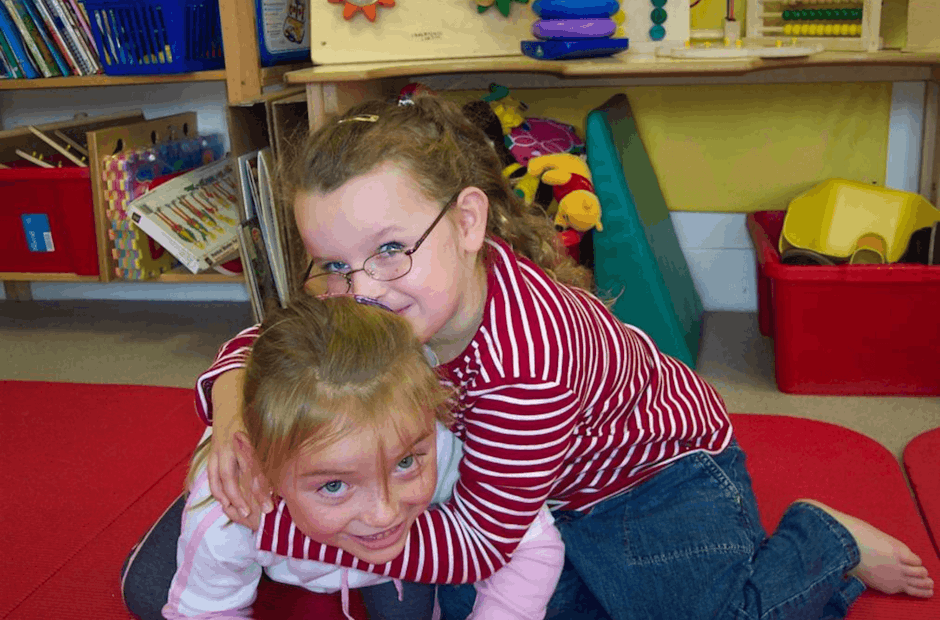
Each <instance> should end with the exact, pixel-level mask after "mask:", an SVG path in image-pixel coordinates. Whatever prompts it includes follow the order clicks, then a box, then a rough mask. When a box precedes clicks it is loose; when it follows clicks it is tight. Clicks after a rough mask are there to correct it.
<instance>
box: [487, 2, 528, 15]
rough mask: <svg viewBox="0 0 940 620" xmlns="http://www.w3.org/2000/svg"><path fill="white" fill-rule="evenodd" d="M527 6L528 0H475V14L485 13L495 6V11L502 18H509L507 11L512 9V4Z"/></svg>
mask: <svg viewBox="0 0 940 620" xmlns="http://www.w3.org/2000/svg"><path fill="white" fill-rule="evenodd" d="M513 2H518V3H519V4H528V2H529V0H476V3H477V12H478V13H485V12H486V11H488V10H489V8H490V7H491V6H493V5H494V4H495V5H496V9H497V10H498V11H499V12H500V13H502V14H503V15H504V16H506V17H509V11H510V10H511V9H512V3H513Z"/></svg>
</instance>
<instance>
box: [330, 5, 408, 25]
mask: <svg viewBox="0 0 940 620" xmlns="http://www.w3.org/2000/svg"><path fill="white" fill-rule="evenodd" d="M328 1H329V2H330V4H342V5H343V19H345V20H350V19H352V18H353V17H355V16H356V13H359V12H361V13H362V14H363V15H365V16H366V19H368V20H369V21H370V22H374V21H375V18H376V17H377V16H378V10H379V9H378V7H380V6H384V7H387V8H389V9H390V8H392V7H394V6H395V0H328Z"/></svg>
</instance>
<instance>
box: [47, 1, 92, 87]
mask: <svg viewBox="0 0 940 620" xmlns="http://www.w3.org/2000/svg"><path fill="white" fill-rule="evenodd" d="M42 1H43V2H45V3H46V4H47V5H48V6H49V8H50V9H52V12H53V14H54V15H55V16H57V17H58V20H59V21H60V22H61V24H62V25H61V26H60V29H61V31H62V32H63V34H64V35H65V38H66V40H67V41H68V42H69V43H70V45H71V47H72V48H74V49H73V54H75V56H76V61H77V62H78V63H79V64H80V65H81V68H82V72H83V74H84V75H94V74H96V73H100V72H101V65H100V63H99V62H98V53H97V49H96V46H95V43H94V37H91V30H89V31H88V34H89V37H90V38H89V39H88V40H86V39H85V37H84V34H83V32H82V29H81V27H80V26H79V25H78V21H77V19H78V18H77V17H76V15H75V11H77V10H78V9H73V8H72V7H71V5H69V4H68V3H67V2H66V0H42Z"/></svg>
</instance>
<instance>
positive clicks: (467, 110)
mask: <svg viewBox="0 0 940 620" xmlns="http://www.w3.org/2000/svg"><path fill="white" fill-rule="evenodd" d="M461 109H462V111H463V113H464V116H466V117H467V118H469V119H470V122H472V123H473V124H474V125H476V126H477V127H479V128H480V129H482V130H483V133H485V134H486V137H487V138H489V139H490V142H491V143H492V144H493V148H494V149H496V153H497V154H498V155H499V159H500V160H501V161H502V162H503V166H504V167H505V166H509V165H511V164H515V163H516V159H515V158H514V157H513V156H512V153H511V152H510V151H509V149H508V148H507V147H506V136H505V135H503V126H502V123H501V122H500V120H499V117H498V116H496V112H494V111H493V108H492V107H490V104H489V103H487V102H485V101H482V100H480V99H477V100H476V101H470V102H468V103H465V104H464V105H463V108H461Z"/></svg>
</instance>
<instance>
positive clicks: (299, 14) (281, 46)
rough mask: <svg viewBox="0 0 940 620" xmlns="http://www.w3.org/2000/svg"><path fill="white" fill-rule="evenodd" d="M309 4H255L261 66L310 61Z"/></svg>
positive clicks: (258, 0)
mask: <svg viewBox="0 0 940 620" xmlns="http://www.w3.org/2000/svg"><path fill="white" fill-rule="evenodd" d="M308 4H309V0H255V9H256V10H257V18H256V20H255V21H256V23H257V25H258V46H259V50H258V51H259V52H260V56H261V64H262V65H264V66H270V65H273V64H277V63H280V62H297V61H300V60H309V59H310V16H309V15H308V13H309V11H308Z"/></svg>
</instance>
